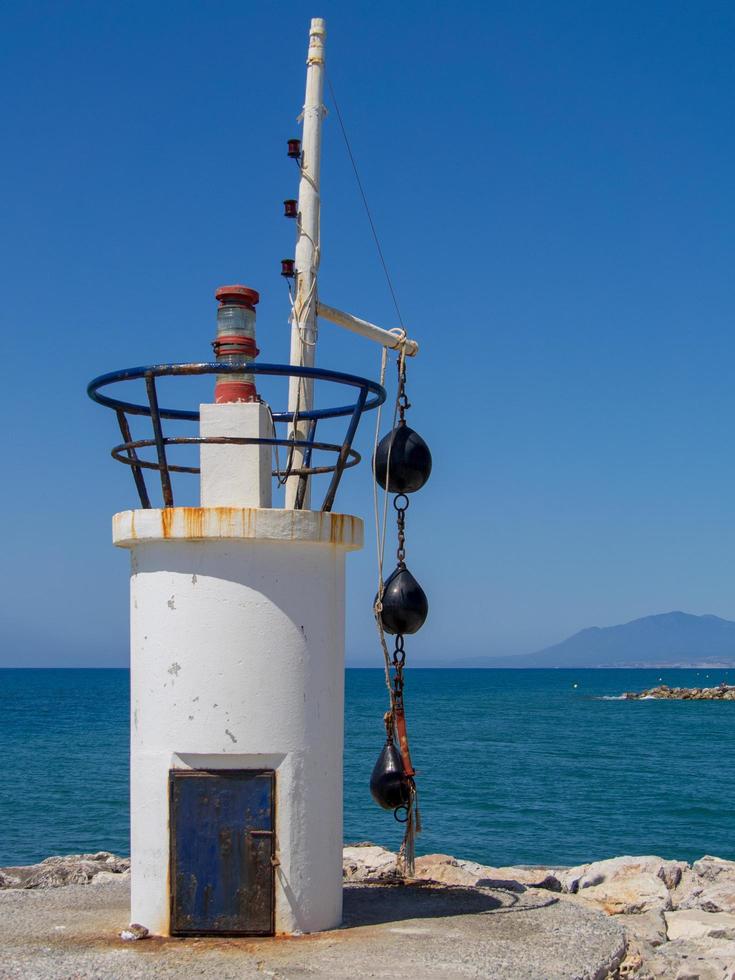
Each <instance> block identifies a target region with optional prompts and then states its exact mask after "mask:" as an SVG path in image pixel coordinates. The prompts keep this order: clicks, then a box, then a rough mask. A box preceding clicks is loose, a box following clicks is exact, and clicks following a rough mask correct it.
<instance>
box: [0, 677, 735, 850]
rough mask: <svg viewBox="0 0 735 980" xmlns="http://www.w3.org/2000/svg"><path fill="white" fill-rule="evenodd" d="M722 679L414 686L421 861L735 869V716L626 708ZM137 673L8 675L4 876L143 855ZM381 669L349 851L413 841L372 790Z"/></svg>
mask: <svg viewBox="0 0 735 980" xmlns="http://www.w3.org/2000/svg"><path fill="white" fill-rule="evenodd" d="M733 673H734V672H732V671H731V672H730V676H729V677H728V674H727V672H725V671H721V670H712V669H709V670H701V671H695V670H665V669H660V668H659V669H657V670H421V669H409V670H407V672H406V710H407V716H408V725H409V734H410V738H411V751H412V755H413V762H414V766H415V767H416V769H417V770H418V773H419V775H418V777H417V783H418V787H419V802H420V808H421V814H422V818H423V832H422V833H421V835H420V836H419V838H418V847H417V850H418V851H419V853H434V852H443V853H448V854H453V855H456V856H458V857H464V858H470V859H473V860H475V861H480V862H482V863H483V864H493V865H504V864H576V863H580V862H583V861H591V860H597V859H600V858H604V857H611V856H614V855H618V854H659V855H661V856H663V857H666V858H680V859H684V860H689V861H691V860H694V859H695V858H698V857H701V855H703V854H707V853H709V854H717V855H719V856H721V857H725V858H729V859H735V837H734V835H733V828H734V827H735V773H734V772H733V764H732V760H733V757H734V755H735V753H734V752H733V750H734V749H735V702H733V701H624V700H617V698H618V696H619V695H620V694H622V692H624V691H626V690H642V689H644V688H647V687H651V686H653V685H654V684H656V683H659V682H660V681H663V682H664V683H668V684H670V685H672V686H673V685H677V686H712V685H714V684H717V683H719V682H720V681H722V680H725V679H727V680H732V681H735V676H733ZM128 684H129V676H128V672H127V671H126V670H0V705H1V708H2V713H1V715H0V758H1V759H2V778H1V781H0V866H2V865H9V864H21V863H29V862H34V861H39V860H41V859H42V858H44V857H47V856H48V855H51V854H65V853H74V852H80V851H97V850H110V851H114V852H116V853H118V854H127V853H128V851H129V836H128V735H129V693H128ZM386 706H387V703H386V689H385V680H384V677H383V673H382V671H380V670H348V671H347V674H346V718H345V813H344V817H345V824H344V825H345V840H346V841H347V842H357V841H372V842H374V843H377V844H382V845H384V846H386V847H391V848H396V847H397V846H398V845H399V844H400V840H401V836H402V830H401V827H400V825H399V824H398V823H397V822H396V821H395V820H394V818H393V814H392V813H391V812H386V811H383V810H380V809H379V808H378V807H376V805H375V804H374V803H373V801H372V799H371V797H370V793H369V790H368V782H369V779H370V771H371V769H372V766H373V764H374V762H375V760H376V758H377V756H378V754H379V752H380V750H381V747H382V745H383V742H384V739H385V733H384V727H383V713H384V711H385V709H386Z"/></svg>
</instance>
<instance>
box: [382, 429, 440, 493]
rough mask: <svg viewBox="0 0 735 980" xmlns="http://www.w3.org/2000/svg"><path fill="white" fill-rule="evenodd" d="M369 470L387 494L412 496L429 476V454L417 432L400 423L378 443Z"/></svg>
mask: <svg viewBox="0 0 735 980" xmlns="http://www.w3.org/2000/svg"><path fill="white" fill-rule="evenodd" d="M373 468H374V470H375V479H376V480H377V481H378V483H379V484H380V486H381V487H382V488H383V489H384V490H386V489H387V490H388V493H415V492H416V490H420V489H421V487H423V485H424V484H425V483H426V481H427V480H428V479H429V476H430V475H431V452H430V451H429V447H428V446H427V445H426V443H425V442H424V440H423V439H422V438H421V436H420V435H419V434H418V432H415V431H414V430H413V429H412V428H410V427H409V426H408V425H406V423H405V421H404V420H403V419H401V420H400V422H399V423H398V425H397V426H396V427H395V429H393V430H392V431H391V432H389V433H388V434H387V435H385V436H383V438H382V439H381V440H380V442H379V443H378V448H377V449H376V451H375V459H374V460H373ZM386 481H388V484H389V485H388V486H387V487H386Z"/></svg>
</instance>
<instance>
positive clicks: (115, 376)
mask: <svg viewBox="0 0 735 980" xmlns="http://www.w3.org/2000/svg"><path fill="white" fill-rule="evenodd" d="M243 373H247V374H257V375H274V376H278V377H288V378H292V377H293V378H304V379H306V380H310V381H314V382H319V381H323V382H328V383H331V384H340V385H346V386H347V387H349V388H353V389H356V390H357V397H356V398H355V400H354V401H353V402H351V403H348V404H346V405H338V406H336V407H333V408H312V409H309V410H308V411H299V412H298V413H297V414H294V413H293V412H288V411H286V412H272V413H271V415H272V418H273V422H274V437H273V438H272V439H256V438H236V437H229V436H212V437H202V436H177V437H174V436H166V435H164V432H163V420H164V419H175V420H178V421H188V422H198V421H199V412H196V411H189V410H186V409H178V408H162V407H161V406H159V404H158V393H157V390H156V378H163V377H179V376H186V377H191V376H193V375H204V374H243ZM140 380H143V381H144V382H145V386H146V392H147V395H148V403H147V404H137V403H135V402H128V401H122V400H120V399H119V398H113V397H111V396H110V395H109V394H102V389H103V388H106V387H107V386H108V385H112V384H116V383H118V382H122V381H140ZM87 394H88V395H89V397H90V398H91V399H92V400H93V401H95V402H97V403H98V404H99V405H104V406H105V407H106V408H111V409H112V410H113V411H114V412H115V413H116V415H117V421H118V425H119V426H120V432H121V433H122V437H123V440H124V441H123V442H121V443H120V444H119V445H117V446H115V447H114V448H113V449H112V451H111V453H112V456H113V458H114V459H116V460H119V461H120V462H121V463H125V464H126V465H128V466H129V467H130V468H131V470H132V473H133V479H134V480H135V486H136V489H137V491H138V496H139V497H140V503H141V506H142V507H144V508H150V507H151V501H150V496H149V493H148V488H147V486H146V482H145V477H144V470H158V472H159V473H160V476H161V491H162V495H163V503H164V507H173V506H174V495H173V486H172V482H171V474H172V473H199V467H198V466H183V465H179V464H174V463H169V461H168V455H167V452H166V449H167V447H168V446H176V445H201V444H202V443H212V444H215V445H216V444H232V445H255V444H260V445H266V446H285V447H287V448H288V449H289V450H291V452H289V456H288V462H287V465H286V468H285V469H283V470H279V469H275V470H273V476H277V477H278V478H279V479H280V480H285V479H286V478H287V477H298V480H299V483H298V488H297V493H296V507H297V509H301V508H303V505H304V500H305V496H306V486H307V480H308V477H309V476H314V475H317V474H322V473H331V474H332V477H331V480H330V482H329V486H328V488H327V492H326V494H325V497H324V501H323V503H322V506H321V509H322V510H323V511H329V510H331V509H332V505H333V504H334V498H335V495H336V493H337V487H338V486H339V481H340V479H341V478H342V474H343V473H344V471H345V470H346V469H349V467H351V466H356V465H357V464H358V463H359V462H360V454H359V453H358V452H357V450H355V449H353V448H352V442H353V440H354V438H355V433H356V432H357V427H358V425H359V423H360V418H361V417H362V414H363V412H368V411H370V410H371V409H373V408H377V407H378V406H379V405H382V404H383V402H384V401H385V397H386V395H385V389H384V388H383V386H382V385H380V384H378V383H377V382H376V381H370V380H369V379H367V378H360V377H358V376H357V375H354V374H345V373H344V372H341V371H326V370H324V369H322V368H313V367H299V366H296V365H292V364H258V363H246V364H224V363H219V362H216V361H215V362H205V363H200V364H153V365H149V366H148V367H134V368H127V369H124V370H122V371H112V372H111V373H110V374H102V375H100V377H98V378H94V380H93V381H90V383H89V384H88V385H87ZM129 415H143V416H148V417H149V418H150V420H151V425H152V428H153V438H152V439H135V440H134V439H133V438H132V436H131V432H130V424H129V421H128V416H129ZM343 417H344V418H348V419H349V421H348V423H347V431H346V433H345V436H344V439H343V440H342V443H341V444H337V443H330V442H317V441H316V439H315V436H316V427H317V423H318V422H320V421H323V420H326V419H336V418H343ZM294 421H296V422H299V423H301V422H307V423H308V428H307V433H306V438H305V439H295V438H290V439H289V438H283V439H279V438H277V437H276V435H275V425H276V424H278V423H285V424H287V425H289V424H293V422H294ZM150 447H155V450H156V459H155V460H148V459H143V458H141V457H140V456H139V455H138V450H140V449H147V448H150ZM295 448H299V449H302V450H303V463H302V465H301V466H299V467H298V468H297V467H291V462H292V456H293V452H292V450H293V449H295ZM314 451H317V452H332V453H336V455H337V459H336V461H335V462H334V463H332V464H330V465H325V466H312V465H311V458H312V453H313V452H314Z"/></svg>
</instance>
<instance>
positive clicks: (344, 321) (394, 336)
mask: <svg viewBox="0 0 735 980" xmlns="http://www.w3.org/2000/svg"><path fill="white" fill-rule="evenodd" d="M317 312H318V313H319V316H321V317H323V318H324V319H325V320H329V322H330V323H334V324H336V325H337V326H338V327H344V328H345V330H351V331H352V332H353V333H357V334H359V335H360V336H361V337H367V339H368V340H374V341H375V343H377V344H381V345H382V346H383V347H390V348H391V349H392V350H397V349H398V348H399V347H400V346H401V344H403V346H404V348H405V351H406V356H407V357H415V356H416V354H418V352H419V345H418V344H417V343H416V341H415V340H410V339H409V338H408V337H405V338H403V337H401V335H400V334H399V333H394V332H393V331H392V330H385V329H384V328H383V327H378V326H376V325H375V324H374V323H370V322H369V320H361V319H360V317H359V316H353V314H352V313H343V312H342V310H335V309H334V307H333V306H327V305H326V303H319V304H317Z"/></svg>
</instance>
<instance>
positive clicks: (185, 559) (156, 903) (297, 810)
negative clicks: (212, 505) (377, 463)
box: [113, 508, 362, 935]
mask: <svg viewBox="0 0 735 980" xmlns="http://www.w3.org/2000/svg"><path fill="white" fill-rule="evenodd" d="M296 513H297V514H298V512H296ZM245 514H250V515H251V516H252V519H251V517H248V519H247V520H246V519H245V516H244V515H245ZM197 515H198V516H197ZM233 515H240V520H239V521H238V520H236V519H235V518H234V517H233ZM205 518H208V519H205ZM215 518H216V520H215ZM299 522H300V523H299ZM280 524H283V525H284V527H283V528H281V527H280ZM286 525H288V527H286ZM113 526H114V537H115V543H116V544H118V545H120V546H121V547H127V548H130V550H131V561H132V573H131V684H132V698H131V716H132V717H131V850H132V882H131V883H132V910H131V914H132V921H135V922H140V923H142V924H143V925H145V926H147V927H148V928H149V929H150V930H151V931H152V932H154V933H157V934H162V935H166V934H167V933H168V931H169V885H168V863H169V829H168V794H167V780H168V772H169V769H171V768H178V767H190V768H200V767H202V766H208V767H212V768H260V767H268V768H271V767H272V768H275V769H276V772H277V776H276V793H277V799H276V814H277V826H276V833H277V845H276V846H277V848H278V851H279V856H280V860H281V866H280V868H278V869H277V871H276V931H277V932H282V933H297V932H313V931H316V930H321V929H328V928H332V927H334V926H336V925H337V924H338V923H339V922H340V918H341V908H342V860H341V855H342V745H343V717H344V554H345V551H346V550H351V549H353V548H355V547H359V546H360V544H361V536H362V524H361V522H360V521H359V520H357V519H356V518H352V517H345V516H341V515H328V514H312V515H307V514H303V516H302V517H301V518H298V520H297V521H296V523H294V512H293V511H286V510H282V511H278V510H269V511H252V512H248V511H244V512H241V511H236V510H234V511H229V510H222V511H215V510H204V509H199V508H177V509H175V510H174V511H168V512H162V511H134V512H126V513H124V514H118V515H116V517H115V520H114V525H113ZM246 527H247V534H246V535H244V534H243V533H242V532H244V531H245V528H246ZM258 528H260V535H262V536H257V535H258ZM194 529H195V530H194ZM238 529H241V531H238ZM254 529H255V530H254ZM157 532H159V533H157ZM345 532H346V533H345ZM186 535H188V537H187V536H186ZM196 535H198V537H196ZM254 535H255V536H254ZM294 535H295V536H294Z"/></svg>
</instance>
